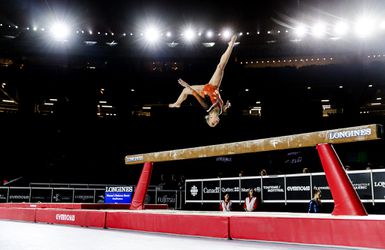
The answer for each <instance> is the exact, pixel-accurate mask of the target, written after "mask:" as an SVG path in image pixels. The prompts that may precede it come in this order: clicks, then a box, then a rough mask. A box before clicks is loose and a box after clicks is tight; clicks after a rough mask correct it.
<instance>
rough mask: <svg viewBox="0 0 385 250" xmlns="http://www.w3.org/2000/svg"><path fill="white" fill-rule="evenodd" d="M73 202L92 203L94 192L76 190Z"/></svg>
mask: <svg viewBox="0 0 385 250" xmlns="http://www.w3.org/2000/svg"><path fill="white" fill-rule="evenodd" d="M74 202H77V203H94V190H92V189H91V190H86V189H77V190H75V197H74Z"/></svg>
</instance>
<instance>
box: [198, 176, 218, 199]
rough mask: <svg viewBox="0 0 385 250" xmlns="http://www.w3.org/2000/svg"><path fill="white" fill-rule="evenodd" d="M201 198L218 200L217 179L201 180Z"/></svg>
mask: <svg viewBox="0 0 385 250" xmlns="http://www.w3.org/2000/svg"><path fill="white" fill-rule="evenodd" d="M202 191H203V200H208V201H210V200H211V201H212V200H214V201H217V200H220V199H221V198H220V188H219V180H215V181H204V182H203V190H202Z"/></svg>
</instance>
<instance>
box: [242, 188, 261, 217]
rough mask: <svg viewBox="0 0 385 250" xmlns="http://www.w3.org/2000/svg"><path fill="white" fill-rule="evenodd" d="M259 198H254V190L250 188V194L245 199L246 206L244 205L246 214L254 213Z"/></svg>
mask: <svg viewBox="0 0 385 250" xmlns="http://www.w3.org/2000/svg"><path fill="white" fill-rule="evenodd" d="M257 203H258V201H257V197H255V196H254V190H253V189H252V188H250V190H249V193H248V194H247V197H246V199H245V204H243V209H245V211H246V212H253V211H255V210H256V209H257Z"/></svg>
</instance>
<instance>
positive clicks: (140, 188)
mask: <svg viewBox="0 0 385 250" xmlns="http://www.w3.org/2000/svg"><path fill="white" fill-rule="evenodd" d="M152 165H153V164H152V162H145V163H144V166H143V170H142V173H141V174H140V178H139V181H138V185H136V187H135V193H134V197H132V202H131V206H130V210H142V209H143V208H144V200H145V198H146V194H147V189H148V185H149V184H150V179H151V173H152Z"/></svg>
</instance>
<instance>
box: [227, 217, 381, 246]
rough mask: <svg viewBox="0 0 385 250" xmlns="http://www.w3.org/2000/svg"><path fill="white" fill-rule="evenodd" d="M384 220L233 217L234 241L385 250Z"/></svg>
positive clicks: (232, 230) (231, 219)
mask: <svg viewBox="0 0 385 250" xmlns="http://www.w3.org/2000/svg"><path fill="white" fill-rule="evenodd" d="M384 231H385V220H376V219H372V220H370V219H350V218H349V219H333V218H298V217H297V218H295V217H294V218H279V217H249V216H248V217H246V216H245V217H238V216H233V217H230V237H231V238H233V239H246V240H264V241H276V242H277V241H278V242H293V243H305V244H321V245H337V246H352V247H370V248H382V249H384V248H385V240H384V235H383V232H384Z"/></svg>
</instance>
